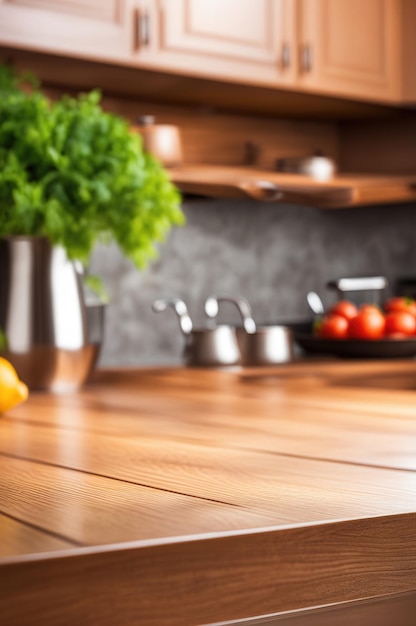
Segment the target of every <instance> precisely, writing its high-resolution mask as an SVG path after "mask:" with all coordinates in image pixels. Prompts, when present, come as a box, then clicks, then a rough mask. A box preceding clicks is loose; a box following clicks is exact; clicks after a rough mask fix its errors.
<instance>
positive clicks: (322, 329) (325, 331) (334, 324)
mask: <svg viewBox="0 0 416 626" xmlns="http://www.w3.org/2000/svg"><path fill="white" fill-rule="evenodd" d="M317 334H318V336H319V337H321V338H322V339H346V338H347V336H348V320H346V319H345V317H343V316H342V315H326V316H325V317H324V318H323V319H322V322H321V323H320V325H319V326H318V329H317Z"/></svg>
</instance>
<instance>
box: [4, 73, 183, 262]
mask: <svg viewBox="0 0 416 626" xmlns="http://www.w3.org/2000/svg"><path fill="white" fill-rule="evenodd" d="M23 79H24V80H27V77H26V76H21V77H19V76H16V75H14V74H13V72H12V71H11V70H10V68H8V67H5V66H0V120H1V124H0V237H1V236H4V235H44V236H46V237H48V239H49V240H50V241H51V242H52V243H53V244H60V245H62V246H63V247H64V248H65V249H66V251H67V253H68V256H69V257H70V258H72V259H79V260H81V261H82V262H83V263H84V264H85V263H87V262H88V259H89V256H90V254H91V252H92V249H93V247H94V245H95V243H96V242H97V241H106V242H108V241H111V240H114V241H116V242H117V243H118V245H119V246H120V248H121V250H122V251H123V253H124V254H125V255H126V256H127V257H128V258H130V259H131V260H132V261H133V263H135V265H136V266H137V267H139V268H144V267H145V266H146V265H147V263H148V262H149V260H150V259H152V258H154V257H155V256H157V245H158V243H159V242H161V241H163V240H164V238H165V237H166V235H167V233H168V232H169V230H170V229H171V227H172V226H174V225H181V224H183V223H184V216H183V213H182V211H181V208H180V203H181V198H180V194H179V192H178V190H177V189H176V188H175V187H174V186H173V184H172V183H171V182H170V180H169V178H168V175H167V173H166V172H165V170H164V169H163V167H162V165H161V164H160V163H159V162H158V161H156V159H154V158H153V157H151V156H149V155H147V154H145V153H144V152H143V150H142V143H141V139H140V137H139V136H138V135H137V134H135V133H133V132H131V129H130V128H129V124H128V122H127V121H126V120H124V119H123V118H121V117H119V116H117V115H113V114H111V113H107V112H104V111H103V109H102V108H101V106H100V97H101V96H100V93H99V92H98V91H96V90H95V91H92V92H90V93H88V94H83V95H80V96H79V97H77V98H70V97H66V96H65V97H63V98H61V99H60V100H59V101H57V102H55V103H52V104H51V103H49V101H48V100H47V99H46V97H45V96H44V95H43V94H42V93H41V92H40V91H39V89H38V88H37V87H36V82H35V80H34V79H33V78H32V84H33V85H34V87H33V88H32V91H30V92H27V91H25V92H23V91H22V90H21V89H20V88H19V85H20V84H21V82H22V80H23Z"/></svg>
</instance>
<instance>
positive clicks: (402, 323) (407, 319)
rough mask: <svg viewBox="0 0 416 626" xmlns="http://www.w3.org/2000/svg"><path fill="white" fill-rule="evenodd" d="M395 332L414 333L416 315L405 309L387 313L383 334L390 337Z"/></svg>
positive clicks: (415, 329) (415, 332) (415, 330)
mask: <svg viewBox="0 0 416 626" xmlns="http://www.w3.org/2000/svg"><path fill="white" fill-rule="evenodd" d="M396 333H401V334H403V335H414V334H416V317H414V316H413V315H412V314H411V313H406V312H405V311H392V312H391V313H387V315H386V330H385V334H386V336H387V337H392V336H393V335H395V334H396Z"/></svg>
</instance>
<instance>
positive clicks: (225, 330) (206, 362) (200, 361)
mask: <svg viewBox="0 0 416 626" xmlns="http://www.w3.org/2000/svg"><path fill="white" fill-rule="evenodd" d="M168 307H172V308H173V309H174V311H175V312H176V314H177V316H178V318H179V326H180V328H181V331H182V334H183V335H184V337H185V347H184V353H183V356H184V360H185V363H186V364H187V365H191V366H202V367H222V366H228V365H239V364H240V363H241V353H240V349H239V347H238V341H237V334H236V330H235V328H233V327H232V326H228V325H220V326H208V327H206V328H194V327H193V323H192V320H191V318H190V316H189V313H188V309H187V306H186V304H185V302H184V301H183V300H180V299H179V298H160V299H158V300H155V301H154V302H153V305H152V309H153V311H154V312H155V313H160V312H162V311H166V309H167V308H168Z"/></svg>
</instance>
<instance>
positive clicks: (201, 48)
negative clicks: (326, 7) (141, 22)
mask: <svg viewBox="0 0 416 626" xmlns="http://www.w3.org/2000/svg"><path fill="white" fill-rule="evenodd" d="M148 10H149V13H150V19H151V21H152V22H153V24H154V27H153V30H152V40H153V41H151V42H150V45H149V48H150V50H143V49H140V50H139V52H138V54H137V55H136V57H137V60H138V62H139V63H142V62H145V63H147V64H148V65H151V66H159V67H161V68H162V69H171V70H177V71H179V72H185V73H190V74H193V75H198V76H206V77H209V78H214V79H228V80H231V81H233V82H235V81H240V82H243V83H257V84H259V83H260V84H261V83H263V84H264V83H265V84H267V85H269V86H277V85H280V84H284V83H289V84H291V83H293V82H294V80H295V75H296V58H295V54H296V47H295V46H293V42H294V36H295V0H255V1H253V0H209V1H207V0H154V1H153V2H148Z"/></svg>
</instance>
